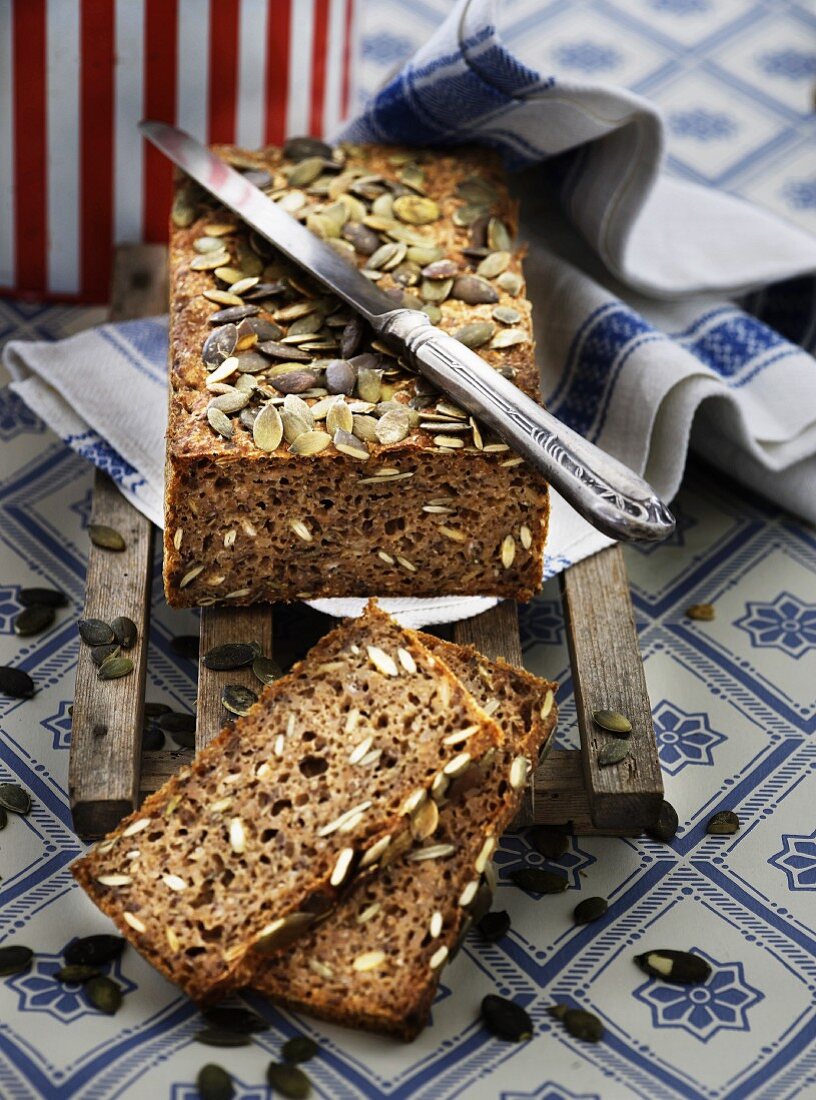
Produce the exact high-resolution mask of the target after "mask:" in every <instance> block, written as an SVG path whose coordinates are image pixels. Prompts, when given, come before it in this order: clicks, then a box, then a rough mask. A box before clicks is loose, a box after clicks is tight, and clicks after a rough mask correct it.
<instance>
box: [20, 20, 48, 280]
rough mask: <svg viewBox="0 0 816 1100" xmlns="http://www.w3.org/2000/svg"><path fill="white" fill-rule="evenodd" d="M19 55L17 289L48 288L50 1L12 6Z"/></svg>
mask: <svg viewBox="0 0 816 1100" xmlns="http://www.w3.org/2000/svg"><path fill="white" fill-rule="evenodd" d="M12 17H13V22H14V27H13V32H12V33H13V46H12V48H13V51H14V226H15V231H16V266H17V287H18V289H19V290H22V291H39V292H41V291H42V290H44V289H45V279H46V260H45V251H46V249H45V244H46V237H47V232H48V222H47V213H46V211H47V207H46V159H45V158H46V133H45V126H46V113H45V80H46V75H45V74H46V70H45V0H27V2H26V3H24V4H20V3H17V4H14V5H12Z"/></svg>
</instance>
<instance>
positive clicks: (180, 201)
mask: <svg viewBox="0 0 816 1100" xmlns="http://www.w3.org/2000/svg"><path fill="white" fill-rule="evenodd" d="M195 216H196V212H195V206H193V205H192V203H191V202H190V198H189V194H188V191H187V189H186V188H183V187H182V188H180V189H179V190H178V191H176V193H175V195H174V196H173V206H172V208H171V210H170V217H171V219H172V222H173V225H175V226H178V228H179V229H186V228H187V227H188V226H190V225H192V224H193V222H194V221H195Z"/></svg>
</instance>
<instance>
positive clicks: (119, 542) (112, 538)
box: [88, 523, 127, 553]
mask: <svg viewBox="0 0 816 1100" xmlns="http://www.w3.org/2000/svg"><path fill="white" fill-rule="evenodd" d="M88 535H89V537H90V540H91V542H92V543H93V544H94V546H98V547H100V549H102V550H115V551H117V552H119V553H121V551H122V550H124V549H125V547H126V546H127V543H126V542H125V540H124V538H123V537H122V536H121V535H120V534H119V532H118V531H117V530H115V529H114V528H113V527H108V526H107V524H104V523H92V524H90V525H89V527H88Z"/></svg>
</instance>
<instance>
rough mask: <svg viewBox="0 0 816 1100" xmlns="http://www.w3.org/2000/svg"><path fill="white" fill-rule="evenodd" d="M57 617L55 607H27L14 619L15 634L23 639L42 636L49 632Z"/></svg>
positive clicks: (37, 605)
mask: <svg viewBox="0 0 816 1100" xmlns="http://www.w3.org/2000/svg"><path fill="white" fill-rule="evenodd" d="M55 617H56V615H55V612H54V608H53V607H49V606H48V605H47V604H32V605H31V606H30V607H25V608H23V610H22V611H21V612H20V613H19V615H15V617H14V624H13V627H14V633H15V634H19V635H20V637H21V638H30V637H31V636H32V635H33V634H42V632H43V631H44V630H48V628H49V626H51V624H52V623H53V621H54V619H55Z"/></svg>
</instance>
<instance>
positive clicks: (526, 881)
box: [509, 867, 569, 894]
mask: <svg viewBox="0 0 816 1100" xmlns="http://www.w3.org/2000/svg"><path fill="white" fill-rule="evenodd" d="M509 877H510V881H511V882H513V883H514V884H515V885H516V886H520V887H521V889H522V890H527V891H528V892H529V893H531V894H561V893H563V891H564V890H566V888H567V886H568V885H569V880H568V879H567V876H566V875H559V874H557V873H556V872H555V871H545V870H544V869H543V868H542V867H517V868H515V870H513V871H511V872H510V876H509Z"/></svg>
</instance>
